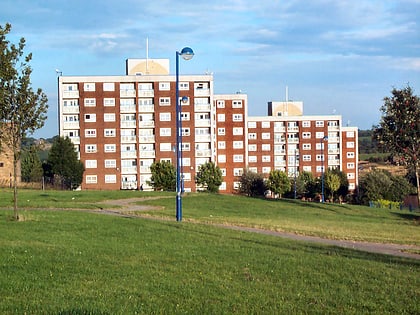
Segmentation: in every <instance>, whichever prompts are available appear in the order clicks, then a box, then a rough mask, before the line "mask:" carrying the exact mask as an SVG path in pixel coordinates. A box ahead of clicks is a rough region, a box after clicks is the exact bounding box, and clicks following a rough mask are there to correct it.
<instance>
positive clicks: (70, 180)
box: [46, 137, 85, 189]
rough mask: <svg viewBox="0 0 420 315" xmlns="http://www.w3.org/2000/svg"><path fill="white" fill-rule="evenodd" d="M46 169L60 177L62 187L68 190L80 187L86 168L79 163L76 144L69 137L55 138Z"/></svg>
mask: <svg viewBox="0 0 420 315" xmlns="http://www.w3.org/2000/svg"><path fill="white" fill-rule="evenodd" d="M47 164H48V165H49V167H46V169H48V168H49V169H50V170H51V173H52V174H51V175H52V176H53V177H54V178H56V177H59V178H60V180H61V185H62V186H63V187H65V188H67V189H74V188H77V187H79V186H80V184H81V183H82V180H83V172H84V171H85V168H84V166H83V163H82V162H80V161H79V159H78V157H77V152H76V151H75V148H74V144H73V142H71V140H70V138H69V137H65V138H63V137H57V138H55V140H54V142H53V145H52V147H51V150H50V153H49V155H48V161H47Z"/></svg>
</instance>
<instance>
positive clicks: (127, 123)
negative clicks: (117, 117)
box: [120, 120, 136, 128]
mask: <svg viewBox="0 0 420 315" xmlns="http://www.w3.org/2000/svg"><path fill="white" fill-rule="evenodd" d="M120 127H121V128H136V121H135V120H122V121H121V123H120Z"/></svg>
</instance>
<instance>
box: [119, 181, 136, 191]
mask: <svg viewBox="0 0 420 315" xmlns="http://www.w3.org/2000/svg"><path fill="white" fill-rule="evenodd" d="M121 189H137V181H136V180H134V181H128V182H122V183H121Z"/></svg>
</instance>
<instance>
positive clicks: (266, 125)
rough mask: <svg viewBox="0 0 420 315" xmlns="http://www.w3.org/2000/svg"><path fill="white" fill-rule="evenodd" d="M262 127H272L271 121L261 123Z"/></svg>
mask: <svg viewBox="0 0 420 315" xmlns="http://www.w3.org/2000/svg"><path fill="white" fill-rule="evenodd" d="M261 127H262V128H270V122H269V121H263V122H262V123H261Z"/></svg>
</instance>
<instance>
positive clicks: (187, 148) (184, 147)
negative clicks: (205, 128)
mask: <svg viewBox="0 0 420 315" xmlns="http://www.w3.org/2000/svg"><path fill="white" fill-rule="evenodd" d="M190 149H191V145H190V143H189V142H183V143H182V145H181V150H182V151H190Z"/></svg>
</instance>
